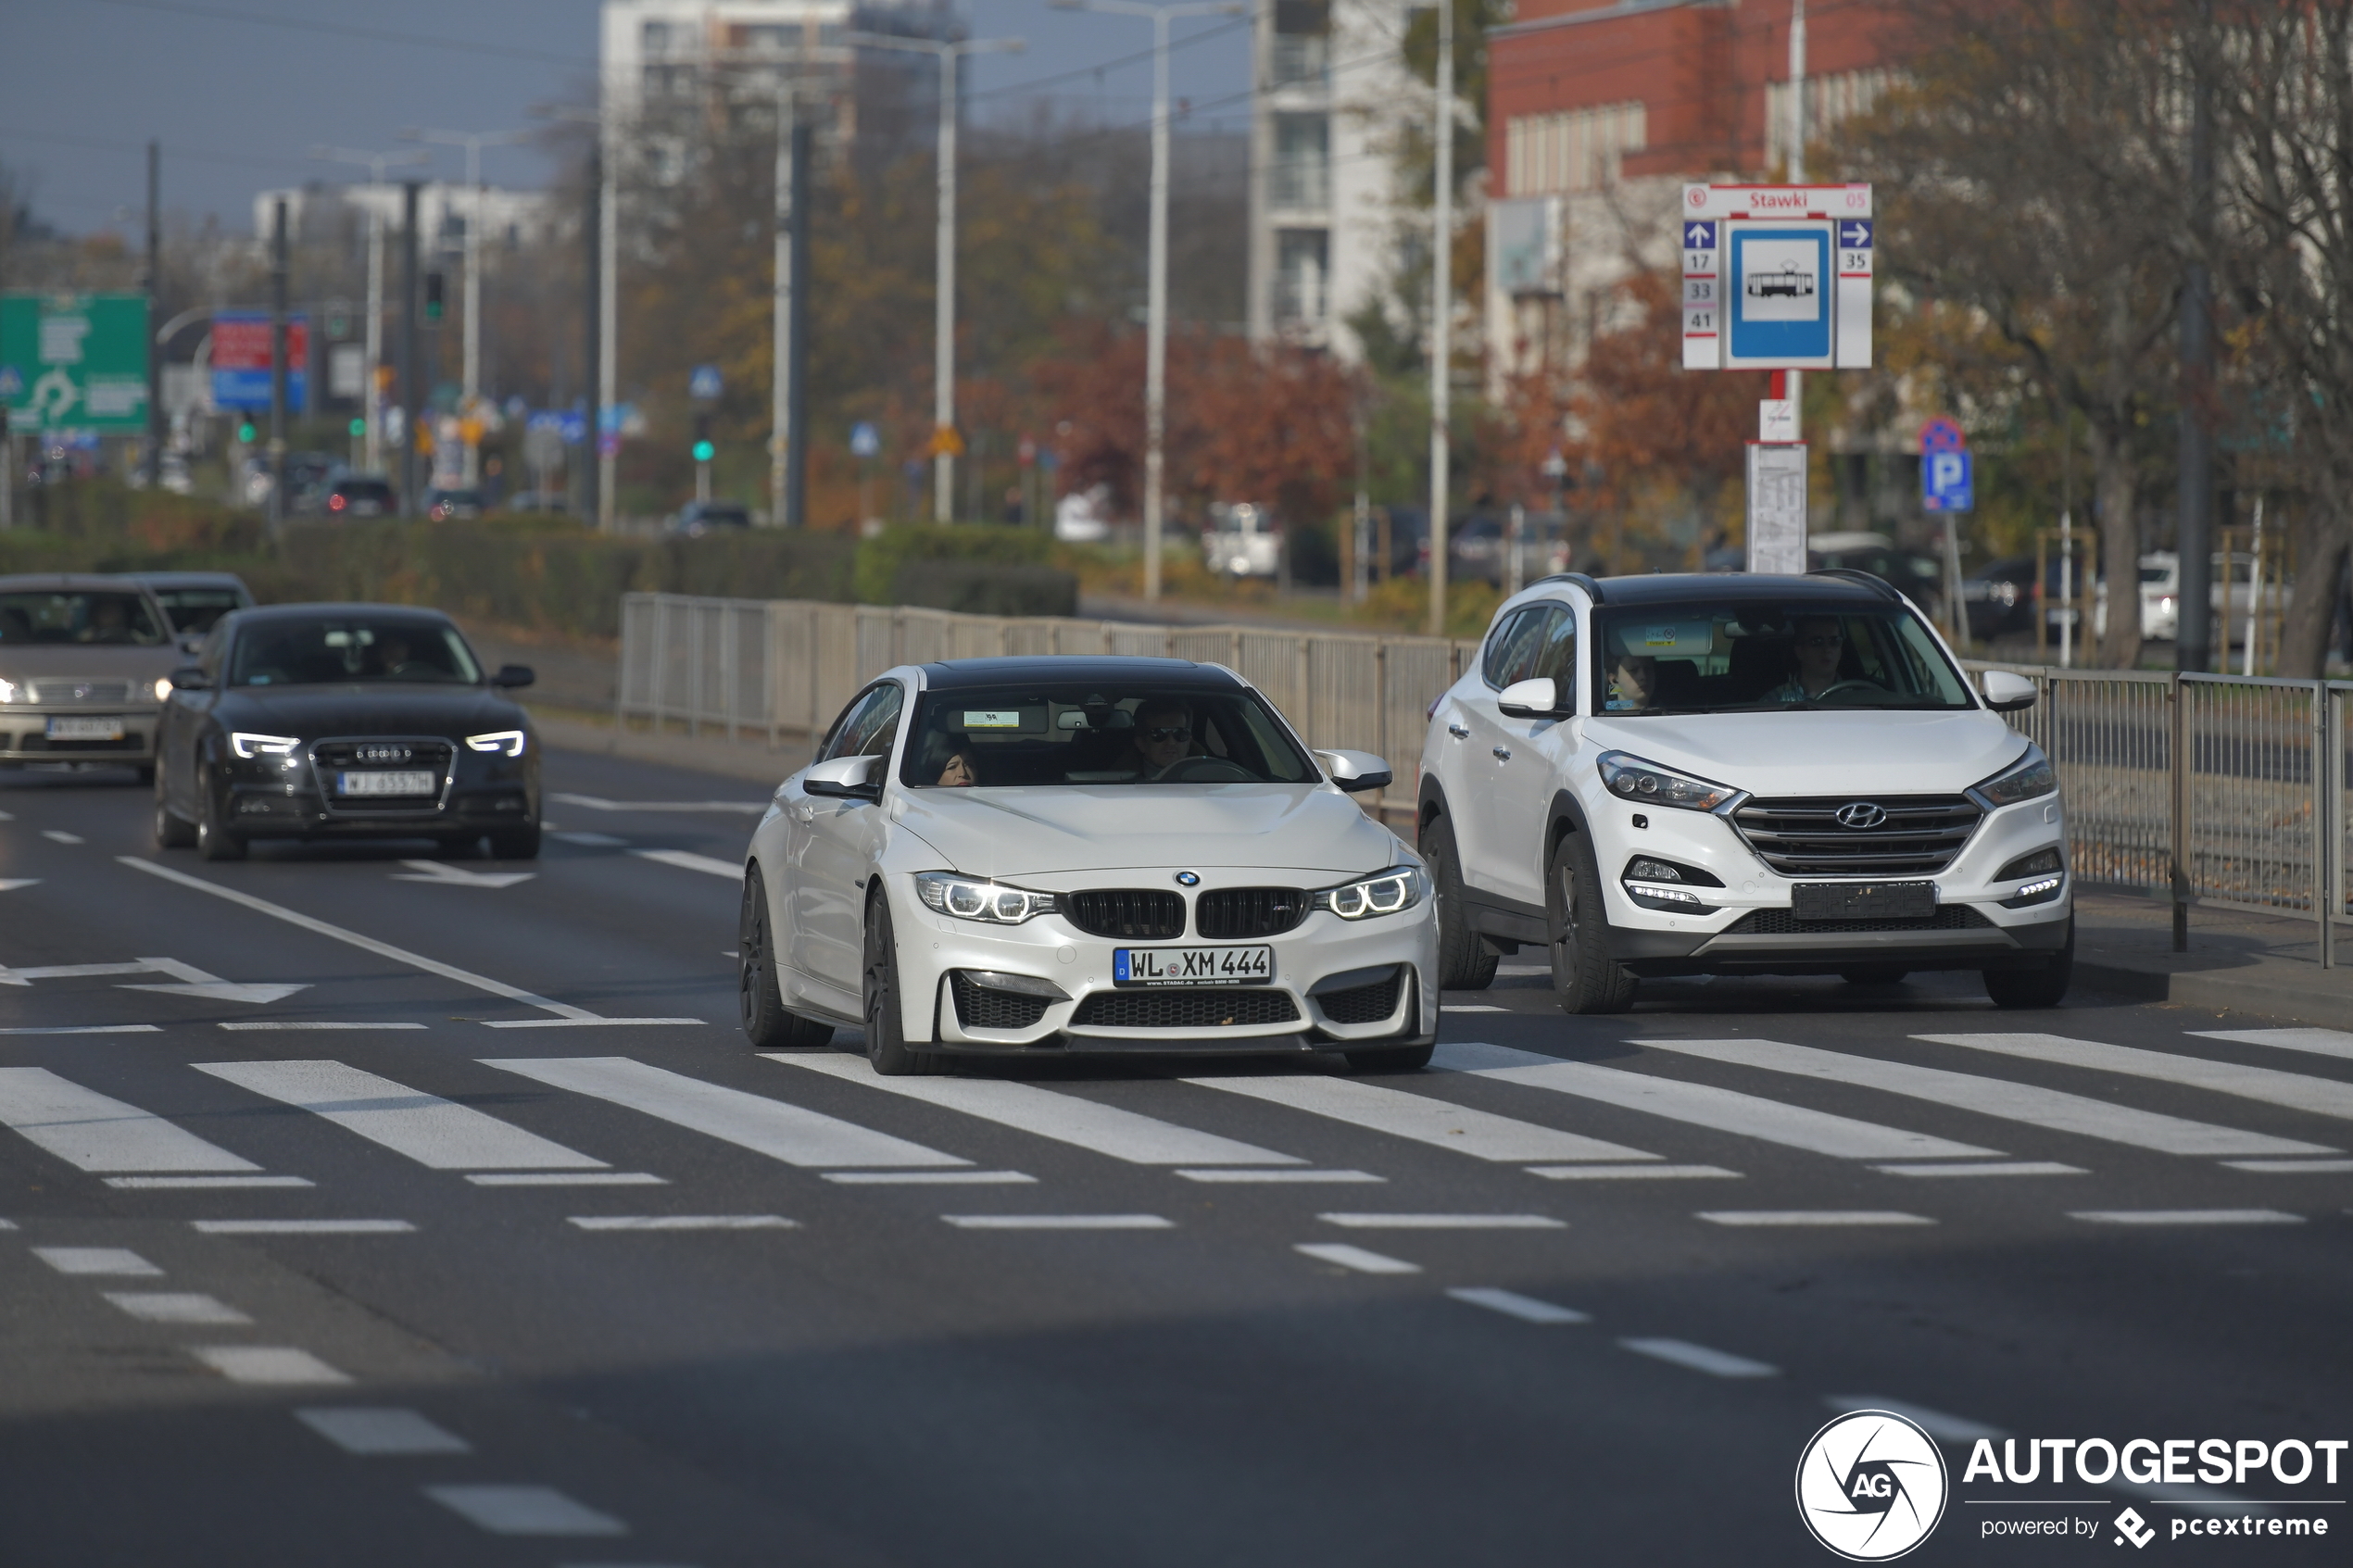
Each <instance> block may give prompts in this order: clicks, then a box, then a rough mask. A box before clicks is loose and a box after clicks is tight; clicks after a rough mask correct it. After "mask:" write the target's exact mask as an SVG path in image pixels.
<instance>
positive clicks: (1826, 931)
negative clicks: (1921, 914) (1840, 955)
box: [1721, 904, 1994, 936]
mask: <svg viewBox="0 0 2353 1568" xmlns="http://www.w3.org/2000/svg"><path fill="white" fill-rule="evenodd" d="M1993 923H1994V922H1992V921H1990V920H1987V919H1986V918H1985V917H1984V916H1983V915H1982V914H1979V913H1978V912H1977V911H1976V910H1975V909H1970V908H1969V906H1968V905H1967V904H1947V905H1945V906H1944V908H1942V909H1938V910H1937V911H1936V912H1935V913H1934V914H1932V915H1931V916H1929V917H1928V918H1927V919H1926V920H1799V919H1798V918H1797V917H1796V916H1795V915H1793V914H1792V913H1791V912H1790V911H1789V910H1787V909H1752V910H1750V911H1749V912H1748V913H1747V914H1744V915H1743V916H1741V918H1740V919H1738V920H1736V921H1734V922H1732V923H1731V924H1730V925H1728V926H1726V927H1725V928H1724V929H1723V931H1722V933H1721V935H1726V936H1836V935H1842V934H1852V933H1856V932H1865V931H1975V930H1978V929H1980V928H1981V927H1984V926H1990V925H1992V924H1993Z"/></svg>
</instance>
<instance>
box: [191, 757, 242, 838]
mask: <svg viewBox="0 0 2353 1568" xmlns="http://www.w3.org/2000/svg"><path fill="white" fill-rule="evenodd" d="M220 805H221V802H220V790H219V789H217V788H215V787H214V785H213V782H212V770H211V769H209V768H199V769H198V770H197V771H196V853H197V854H199V855H202V856H203V857H204V858H205V859H208V860H242V859H245V840H244V839H242V838H239V837H238V836H237V835H236V834H233V833H231V832H230V831H229V830H228V828H227V827H225V826H224V825H222V823H221V821H220Z"/></svg>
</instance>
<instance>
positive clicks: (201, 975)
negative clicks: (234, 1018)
mask: <svg viewBox="0 0 2353 1568" xmlns="http://www.w3.org/2000/svg"><path fill="white" fill-rule="evenodd" d="M112 974H168V975H170V977H171V979H170V984H168V985H146V984H142V985H118V986H116V987H115V989H116V990H118V991H154V992H157V993H159V994H161V995H163V996H167V997H195V999H196V1000H198V1001H204V1002H246V1003H250V1004H252V1005H253V1006H256V1007H259V1006H262V1005H264V1004H266V1003H270V1002H282V1001H283V1000H285V999H286V998H287V997H291V996H293V995H294V994H295V993H296V991H308V989H310V987H309V985H308V984H307V983H302V982H296V983H293V984H275V983H271V982H268V981H260V982H245V981H236V980H223V979H221V978H220V976H219V975H217V974H209V973H207V972H205V971H203V970H201V969H198V968H197V967H196V966H195V964H192V963H182V961H181V960H178V959H133V960H131V961H130V962H129V963H69V964H48V965H44V966H42V967H39V968H35V969H8V968H5V967H0V985H31V984H32V983H33V982H34V981H36V980H86V979H94V978H96V977H98V976H101V975H112Z"/></svg>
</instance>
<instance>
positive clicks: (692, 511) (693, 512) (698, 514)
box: [662, 501, 751, 539]
mask: <svg viewBox="0 0 2353 1568" xmlns="http://www.w3.org/2000/svg"><path fill="white" fill-rule="evenodd" d="M750 526H751V510H750V508H748V507H746V506H745V505H744V504H743V503H742V502H741V501H689V502H687V503H686V505H685V506H683V507H681V508H678V511H677V514H676V515H675V516H673V517H672V518H671V520H670V521H668V522H667V523H664V524H663V525H662V532H663V533H670V534H673V535H675V536H677V537H679V538H682V539H699V538H701V537H702V536H703V535H704V534H706V533H711V532H712V531H713V530H716V529H722V528H749V527H750Z"/></svg>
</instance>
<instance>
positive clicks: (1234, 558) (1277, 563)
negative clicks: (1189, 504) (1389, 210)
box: [1201, 501, 1283, 577]
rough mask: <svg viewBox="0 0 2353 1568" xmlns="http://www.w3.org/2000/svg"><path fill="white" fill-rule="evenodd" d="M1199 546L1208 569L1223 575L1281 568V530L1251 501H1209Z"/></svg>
mask: <svg viewBox="0 0 2353 1568" xmlns="http://www.w3.org/2000/svg"><path fill="white" fill-rule="evenodd" d="M1201 548H1202V559H1203V560H1204V561H1205V562H1206V563H1207V565H1208V567H1209V570H1210V571H1214V572H1217V573H1219V574H1221V575H1224V576H1227V577H1272V576H1274V575H1275V574H1276V573H1277V571H1280V570H1281V569H1282V563H1283V536H1282V533H1281V531H1280V530H1279V529H1277V527H1276V526H1275V517H1274V514H1273V513H1272V512H1270V511H1268V510H1267V509H1266V508H1265V507H1262V506H1259V505H1257V504H1255V503H1254V502H1251V501H1230V502H1228V501H1214V502H1212V503H1211V504H1210V508H1209V528H1208V529H1207V531H1206V532H1204V533H1202V536H1201Z"/></svg>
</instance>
